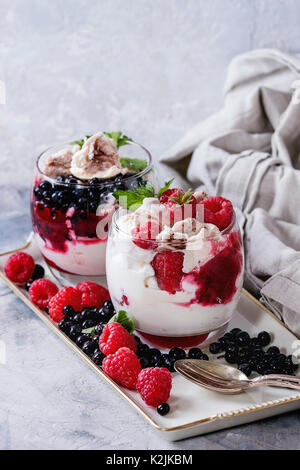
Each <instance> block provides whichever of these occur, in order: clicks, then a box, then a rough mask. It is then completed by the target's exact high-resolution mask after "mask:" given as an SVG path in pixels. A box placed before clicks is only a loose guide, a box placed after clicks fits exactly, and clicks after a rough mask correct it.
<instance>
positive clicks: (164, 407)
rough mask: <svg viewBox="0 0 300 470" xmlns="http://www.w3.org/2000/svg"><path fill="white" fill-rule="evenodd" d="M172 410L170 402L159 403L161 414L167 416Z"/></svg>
mask: <svg viewBox="0 0 300 470" xmlns="http://www.w3.org/2000/svg"><path fill="white" fill-rule="evenodd" d="M169 411H170V407H169V405H168V403H162V404H161V405H158V407H157V413H158V414H160V415H161V416H165V415H166V414H168V413H169Z"/></svg>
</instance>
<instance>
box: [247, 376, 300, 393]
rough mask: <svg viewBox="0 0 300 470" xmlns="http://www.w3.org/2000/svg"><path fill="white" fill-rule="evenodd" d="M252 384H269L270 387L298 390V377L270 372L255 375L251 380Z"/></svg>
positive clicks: (299, 378) (299, 387) (299, 386)
mask: <svg viewBox="0 0 300 470" xmlns="http://www.w3.org/2000/svg"><path fill="white" fill-rule="evenodd" d="M251 382H252V384H253V386H256V385H270V386H272V387H285V388H293V389H295V390H300V377H295V376H293V375H280V374H270V375H262V376H260V377H256V378H255V379H253V380H252V381H251Z"/></svg>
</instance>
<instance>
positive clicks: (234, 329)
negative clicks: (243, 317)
mask: <svg viewBox="0 0 300 470" xmlns="http://www.w3.org/2000/svg"><path fill="white" fill-rule="evenodd" d="M241 331H242V330H241V329H240V328H233V329H232V330H230V331H229V333H230V334H231V336H232V337H233V338H235V337H236V336H237V335H238V334H239V333H240V332H241Z"/></svg>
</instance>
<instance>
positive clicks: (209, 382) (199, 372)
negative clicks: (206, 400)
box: [175, 359, 300, 393]
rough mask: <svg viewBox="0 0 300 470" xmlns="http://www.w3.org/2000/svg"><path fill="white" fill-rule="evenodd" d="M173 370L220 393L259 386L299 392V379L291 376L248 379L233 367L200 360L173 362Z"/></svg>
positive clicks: (263, 376)
mask: <svg viewBox="0 0 300 470" xmlns="http://www.w3.org/2000/svg"><path fill="white" fill-rule="evenodd" d="M175 370H176V371H177V372H178V373H179V374H181V375H183V377H185V378H186V379H188V380H190V381H192V382H194V383H196V384H198V385H201V386H202V387H205V388H208V389H209V390H214V391H216V392H221V393H240V392H242V391H244V390H247V389H248V388H252V387H258V386H259V385H270V386H274V387H284V388H293V389H295V390H300V378H299V377H295V376H293V375H280V374H270V375H261V376H259V377H255V378H254V379H248V377H247V376H246V375H245V374H244V373H243V372H241V371H240V370H238V369H235V368H234V367H231V366H228V365H226V364H221V363H219V362H213V361H202V360H201V359H180V360H179V361H176V362H175Z"/></svg>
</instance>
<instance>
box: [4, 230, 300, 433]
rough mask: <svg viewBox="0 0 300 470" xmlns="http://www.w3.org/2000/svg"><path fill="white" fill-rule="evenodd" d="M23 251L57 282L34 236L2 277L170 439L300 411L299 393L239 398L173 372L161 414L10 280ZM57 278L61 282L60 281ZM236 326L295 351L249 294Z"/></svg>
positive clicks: (261, 391)
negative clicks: (165, 409) (166, 410)
mask: <svg viewBox="0 0 300 470" xmlns="http://www.w3.org/2000/svg"><path fill="white" fill-rule="evenodd" d="M20 250H22V251H26V252H28V253H30V254H31V255H32V256H33V257H34V259H35V261H36V262H38V263H40V264H43V265H44V267H45V269H46V277H47V278H49V279H51V278H52V279H53V276H52V274H51V272H50V271H49V269H48V268H47V267H46V266H45V263H44V262H43V260H42V258H41V255H40V254H39V251H38V249H37V247H36V245H35V243H34V241H33V240H32V237H31V238H30V239H29V241H28V243H27V244H26V245H25V247H22V248H20V249H18V250H13V251H12V252H9V253H3V254H0V277H1V278H2V279H3V280H4V282H6V283H7V284H8V285H9V286H10V287H11V288H12V289H13V291H14V292H15V293H16V294H17V295H18V296H19V297H20V298H21V299H22V300H23V301H24V302H25V303H26V304H27V305H28V306H29V307H30V308H31V310H32V311H33V312H34V313H35V314H36V315H38V316H39V317H40V318H41V319H42V320H43V321H45V322H46V323H47V324H48V325H49V326H50V328H52V329H53V330H54V331H55V332H56V333H57V334H58V335H59V336H60V337H61V339H62V340H64V341H65V342H66V343H68V344H69V346H70V347H71V348H73V349H74V350H75V351H76V352H77V353H78V355H79V356H80V357H81V358H82V359H83V360H84V361H86V363H87V364H88V365H89V366H90V367H91V368H92V369H93V370H94V371H95V372H96V373H98V374H99V376H100V377H101V378H102V379H104V380H106V381H107V382H108V383H109V384H110V385H111V387H112V389H113V390H114V391H116V392H117V393H119V394H120V395H122V397H123V398H124V399H125V400H126V401H127V402H128V404H129V405H131V406H133V407H134V408H135V409H136V410H137V411H138V412H139V413H140V414H141V416H142V417H143V418H144V419H146V420H147V421H148V423H149V424H150V425H151V426H153V428H154V429H156V431H157V432H159V433H160V434H161V435H162V436H163V437H164V438H165V439H167V440H171V441H175V440H178V439H184V438H187V437H190V436H196V435H199V434H205V433H208V432H212V431H216V430H219V429H224V428H229V427H231V426H237V425H239V424H243V423H248V422H251V421H255V420H259V419H262V418H266V417H269V416H273V415H277V414H280V413H285V412H287V411H291V410H295V409H297V408H300V393H297V392H295V391H293V390H288V389H284V388H276V387H260V388H255V389H252V390H251V389H250V390H249V391H247V392H245V393H242V394H239V395H222V394H219V393H217V392H212V391H209V390H206V389H203V388H201V387H199V386H197V385H195V384H193V383H191V382H188V381H187V380H185V379H184V378H183V377H182V376H180V375H179V374H177V373H174V374H172V375H173V388H172V392H171V397H170V399H169V404H170V408H171V411H170V412H169V414H168V415H167V416H160V415H158V413H157V412H156V410H155V409H153V408H151V407H149V406H147V405H146V404H145V403H144V402H143V401H142V399H141V398H140V396H139V395H138V393H137V392H132V391H129V390H126V389H124V388H123V387H120V386H118V385H117V384H116V383H114V382H113V381H112V380H111V379H110V378H109V377H107V376H106V375H105V374H104V372H103V371H102V370H101V368H99V367H98V366H96V365H95V364H94V363H93V362H92V361H91V359H89V358H88V357H87V356H86V355H85V354H84V353H83V352H82V351H81V350H80V349H79V348H78V347H77V346H76V345H75V344H74V343H73V342H72V341H71V340H70V339H69V338H68V337H67V336H66V335H64V334H63V333H62V332H61V331H60V330H59V329H58V328H57V326H56V324H55V323H54V322H52V320H51V319H50V318H49V316H47V315H46V314H45V313H43V312H42V311H40V310H39V309H38V308H37V307H35V306H34V305H33V304H32V302H31V301H30V299H29V297H28V294H27V292H26V291H25V290H24V289H20V288H18V287H17V286H16V285H14V284H13V283H12V282H11V281H9V279H7V277H6V276H5V274H4V265H5V262H6V260H7V258H8V256H9V255H10V254H11V253H14V252H15V251H20ZM54 280H55V282H56V283H57V279H54ZM232 327H240V328H243V329H245V330H247V331H248V332H249V334H250V335H255V334H257V333H258V332H259V331H261V330H266V331H268V332H270V333H271V334H272V338H273V343H274V344H276V345H278V346H279V347H280V348H281V350H282V352H284V353H289V354H291V353H293V352H294V351H295V350H294V348H295V345H296V340H297V337H296V336H295V335H294V334H293V333H292V332H291V331H289V330H288V329H287V328H286V327H285V326H284V325H283V324H282V323H281V322H280V321H279V320H278V319H277V318H276V317H275V316H274V315H273V314H272V313H271V312H269V311H268V310H267V309H266V308H265V307H264V306H263V305H261V304H260V303H259V302H258V301H257V300H256V299H255V298H254V297H252V296H251V295H250V294H249V293H247V292H246V291H243V294H242V295H241V298H240V301H239V304H238V307H237V312H236V315H235V316H234V319H233V320H232V322H231V324H230V325H229V328H232ZM214 360H215V357H214ZM298 374H299V372H298Z"/></svg>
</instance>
